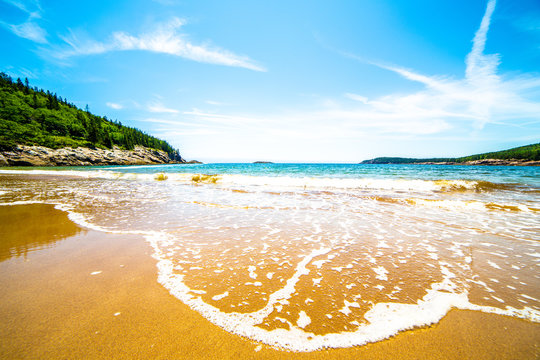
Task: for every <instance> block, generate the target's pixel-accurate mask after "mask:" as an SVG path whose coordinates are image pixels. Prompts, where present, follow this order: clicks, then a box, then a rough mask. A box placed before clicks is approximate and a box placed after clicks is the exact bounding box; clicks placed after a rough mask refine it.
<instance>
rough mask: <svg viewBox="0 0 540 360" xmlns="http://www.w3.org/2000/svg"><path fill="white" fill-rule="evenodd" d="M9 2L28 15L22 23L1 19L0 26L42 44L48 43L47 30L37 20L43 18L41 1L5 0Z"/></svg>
mask: <svg viewBox="0 0 540 360" xmlns="http://www.w3.org/2000/svg"><path fill="white" fill-rule="evenodd" d="M4 1H5V2H7V3H8V4H11V5H12V6H14V7H16V8H18V9H19V10H21V11H23V12H25V13H26V14H27V16H28V18H27V19H26V21H25V22H23V23H21V24H11V23H8V22H5V21H0V26H3V27H4V28H6V29H8V30H10V31H11V32H12V33H13V34H15V35H17V36H19V37H22V38H24V39H28V40H31V41H34V42H37V43H40V44H46V43H47V31H45V29H43V28H42V27H41V26H40V25H39V24H38V22H37V20H38V19H40V18H41V5H40V3H39V1H37V0H36V1H17V0H4Z"/></svg>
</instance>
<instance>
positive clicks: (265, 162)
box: [253, 161, 273, 164]
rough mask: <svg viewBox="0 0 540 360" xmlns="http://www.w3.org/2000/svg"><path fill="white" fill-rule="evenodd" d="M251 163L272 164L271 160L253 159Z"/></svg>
mask: <svg viewBox="0 0 540 360" xmlns="http://www.w3.org/2000/svg"><path fill="white" fill-rule="evenodd" d="M253 164H273V162H271V161H254V162H253Z"/></svg>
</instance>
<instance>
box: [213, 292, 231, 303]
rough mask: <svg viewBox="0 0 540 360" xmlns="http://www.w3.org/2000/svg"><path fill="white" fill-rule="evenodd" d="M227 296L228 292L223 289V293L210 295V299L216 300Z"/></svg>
mask: <svg viewBox="0 0 540 360" xmlns="http://www.w3.org/2000/svg"><path fill="white" fill-rule="evenodd" d="M227 296H229V292H228V291H225V292H224V293H223V294H219V295H214V296H212V300H214V301H218V300H221V299H223V298H225V297H227Z"/></svg>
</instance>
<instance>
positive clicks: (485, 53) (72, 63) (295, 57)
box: [0, 0, 540, 163]
mask: <svg viewBox="0 0 540 360" xmlns="http://www.w3.org/2000/svg"><path fill="white" fill-rule="evenodd" d="M0 46H1V48H2V50H1V51H0V71H3V72H6V73H7V74H9V75H11V76H13V77H15V78H16V77H21V78H22V79H24V78H25V77H27V78H28V80H29V82H30V85H32V86H38V87H40V88H44V89H46V90H51V91H52V92H55V93H57V94H58V95H59V96H62V97H64V98H67V99H68V100H69V101H70V102H73V103H75V104H76V105H77V106H79V107H80V108H85V106H86V105H88V107H89V109H90V111H91V112H92V113H94V114H97V115H101V116H107V118H109V119H113V120H114V119H116V120H119V121H121V122H122V123H123V124H124V125H128V126H133V127H137V128H139V129H141V130H143V131H145V132H147V133H149V134H151V135H154V136H157V137H160V138H162V139H165V140H167V141H168V142H169V143H170V144H171V145H173V146H174V147H177V148H179V150H180V153H181V154H182V156H183V157H184V158H186V159H197V160H200V161H204V162H251V161H274V162H315V163H320V162H330V163H356V162H360V161H362V160H365V159H370V158H374V157H378V156H401V157H449V156H452V157H453V156H464V155H470V154H476V153H482V152H488V151H496V150H502V149H507V148H511V147H515V146H521V145H526V144H531V143H537V142H540V1H537V0H519V1H516V0H497V1H496V0H453V1H433V0H430V1H427V0H357V1H352V0H336V1H326V0H325V1H323V0H309V1H308V0H294V1H290V0H286V1H282V0H273V1H251V0H228V1H221V0H214V1H212V0H191V1H187V0H154V1H151V0H148V1H139V0H117V1H104V0H93V1H85V0H81V1H66V0H55V1H46V0H0Z"/></svg>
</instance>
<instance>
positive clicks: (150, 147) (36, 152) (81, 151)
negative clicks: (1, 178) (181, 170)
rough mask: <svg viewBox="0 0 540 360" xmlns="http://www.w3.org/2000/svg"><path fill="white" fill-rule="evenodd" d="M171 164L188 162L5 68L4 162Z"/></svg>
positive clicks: (0, 114)
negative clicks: (32, 84) (16, 77)
mask: <svg viewBox="0 0 540 360" xmlns="http://www.w3.org/2000/svg"><path fill="white" fill-rule="evenodd" d="M166 163H185V160H184V159H183V158H182V157H181V156H180V153H179V152H178V150H177V149H175V148H173V147H172V146H171V145H170V144H169V143H167V142H166V141H164V140H161V139H158V138H156V137H154V136H151V135H148V134H146V133H144V132H142V131H141V130H139V129H136V128H132V127H128V126H124V125H122V123H121V122H119V121H111V120H109V119H107V117H106V116H103V117H102V116H97V115H94V114H92V113H91V112H90V111H89V109H88V106H86V109H85V110H81V109H79V108H77V107H76V106H75V105H74V104H73V103H70V102H69V101H68V100H67V99H65V98H64V99H62V97H61V96H60V97H59V96H57V95H56V94H53V93H51V92H50V91H49V90H47V91H45V90H43V89H38V88H37V87H31V86H30V84H29V82H28V79H25V80H24V82H23V81H22V80H21V79H20V78H18V79H17V80H13V79H12V78H11V77H10V76H8V75H7V74H5V73H3V72H1V73H0V166H66V165H74V166H85V165H142V164H166Z"/></svg>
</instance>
